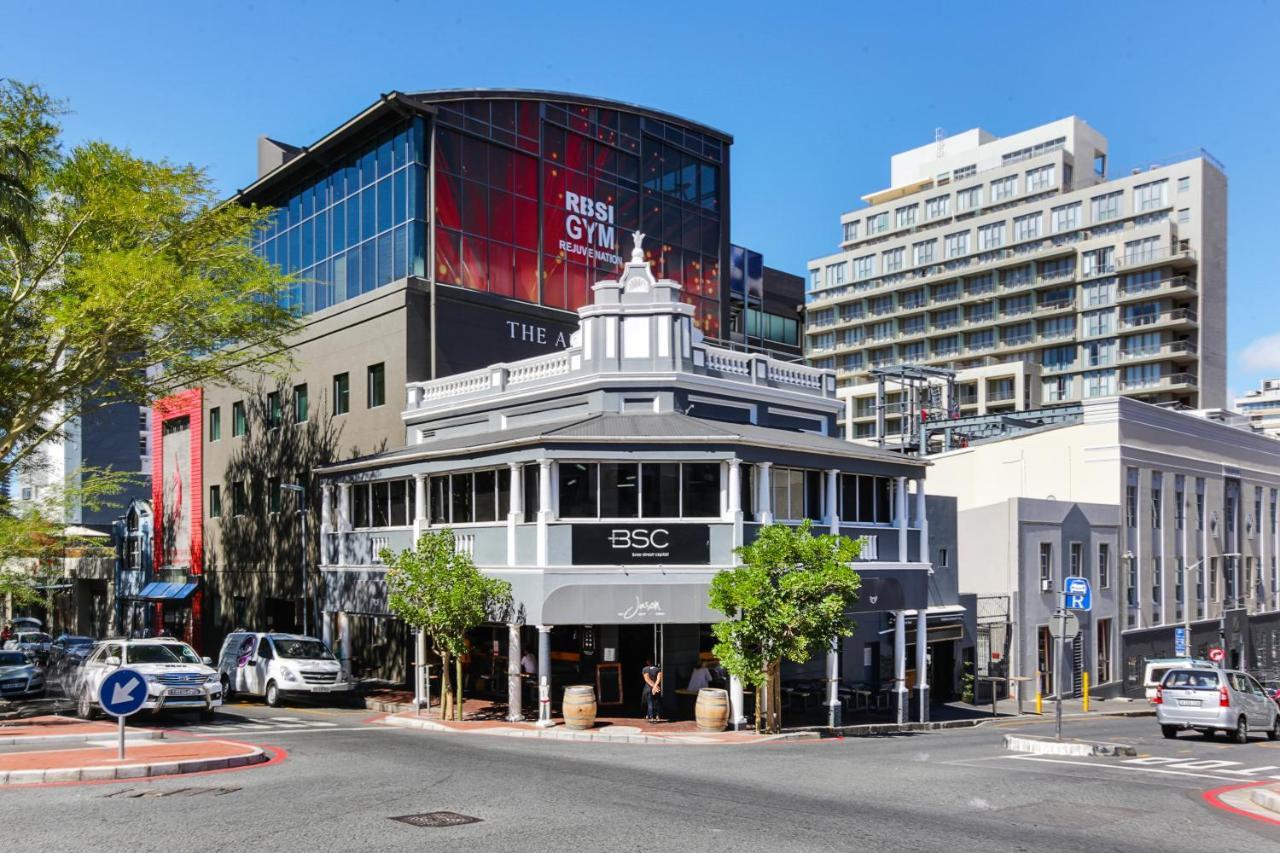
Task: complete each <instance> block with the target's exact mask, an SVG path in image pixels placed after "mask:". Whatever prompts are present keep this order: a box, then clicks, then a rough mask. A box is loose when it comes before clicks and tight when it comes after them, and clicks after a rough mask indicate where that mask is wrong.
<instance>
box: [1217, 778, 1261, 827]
mask: <svg viewBox="0 0 1280 853" xmlns="http://www.w3.org/2000/svg"><path fill="white" fill-rule="evenodd" d="M1203 797H1204V799H1205V801H1206V802H1208V803H1209V805H1211V806H1214V807H1215V808H1220V809H1223V810H1225V811H1229V812H1232V813H1234V814H1238V815H1243V816H1244V817H1250V818H1253V819H1254V820H1257V821H1261V822H1262V823H1268V824H1272V825H1274V826H1280V784H1276V783H1275V782H1252V783H1248V784H1244V785H1229V786H1227V787H1225V788H1215V789H1214V790H1212V791H1205V792H1204V794H1203Z"/></svg>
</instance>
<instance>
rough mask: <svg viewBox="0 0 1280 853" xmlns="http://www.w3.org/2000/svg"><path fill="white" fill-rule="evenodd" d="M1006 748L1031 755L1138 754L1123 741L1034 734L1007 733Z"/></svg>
mask: <svg viewBox="0 0 1280 853" xmlns="http://www.w3.org/2000/svg"><path fill="white" fill-rule="evenodd" d="M1004 748H1005V749H1007V750H1009V751H1011V752H1025V753H1028V754H1030V755H1075V756H1091V755H1137V754H1138V751H1137V750H1136V749H1134V748H1133V747H1132V746H1126V745H1125V744H1121V743H1106V742H1102V741H1084V740H1061V741H1059V740H1051V739H1049V738H1040V737H1034V736H1032V735H1005V736H1004Z"/></svg>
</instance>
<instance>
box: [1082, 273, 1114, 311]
mask: <svg viewBox="0 0 1280 853" xmlns="http://www.w3.org/2000/svg"><path fill="white" fill-rule="evenodd" d="M1083 288H1084V304H1085V307H1086V308H1098V307H1101V306H1103V305H1111V304H1112V303H1114V302H1115V301H1116V280H1115V279H1114V278H1104V279H1100V280H1098V281H1087V282H1085V283H1084V285H1083Z"/></svg>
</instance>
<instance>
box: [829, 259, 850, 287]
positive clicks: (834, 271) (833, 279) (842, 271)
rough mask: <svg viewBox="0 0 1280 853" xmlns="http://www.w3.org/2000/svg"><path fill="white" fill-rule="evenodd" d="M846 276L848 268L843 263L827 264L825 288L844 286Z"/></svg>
mask: <svg viewBox="0 0 1280 853" xmlns="http://www.w3.org/2000/svg"><path fill="white" fill-rule="evenodd" d="M847 274H848V266H847V265H846V264H845V263H844V262H843V261H841V262H840V263H838V264H829V265H828V266H827V286H828V287H830V286H831V285H835V284H844V283H845V276H846V275H847Z"/></svg>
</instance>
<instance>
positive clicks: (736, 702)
mask: <svg viewBox="0 0 1280 853" xmlns="http://www.w3.org/2000/svg"><path fill="white" fill-rule="evenodd" d="M746 724H747V716H746V714H744V713H743V702H742V679H740V678H738V676H736V675H731V676H729V725H731V726H733V730H734V731H735V732H736V731H739V730H740V729H741V728H742V727H743V726H745V725H746Z"/></svg>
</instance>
